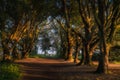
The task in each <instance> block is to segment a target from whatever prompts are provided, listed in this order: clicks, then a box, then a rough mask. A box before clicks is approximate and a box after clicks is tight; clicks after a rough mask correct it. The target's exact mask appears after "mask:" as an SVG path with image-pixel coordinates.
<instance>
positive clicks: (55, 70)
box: [16, 58, 120, 80]
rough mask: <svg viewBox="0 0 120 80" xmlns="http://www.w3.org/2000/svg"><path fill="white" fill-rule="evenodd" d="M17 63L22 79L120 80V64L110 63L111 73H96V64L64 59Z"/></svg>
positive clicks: (19, 61)
mask: <svg viewBox="0 0 120 80" xmlns="http://www.w3.org/2000/svg"><path fill="white" fill-rule="evenodd" d="M16 63H18V64H19V65H20V69H21V71H22V74H23V78H22V80H120V64H109V70H110V72H109V74H95V73H94V71H95V70H96V66H86V65H81V66H76V64H75V63H71V62H67V61H64V60H63V59H47V58H28V59H24V60H18V61H16ZM94 64H95V65H97V63H94Z"/></svg>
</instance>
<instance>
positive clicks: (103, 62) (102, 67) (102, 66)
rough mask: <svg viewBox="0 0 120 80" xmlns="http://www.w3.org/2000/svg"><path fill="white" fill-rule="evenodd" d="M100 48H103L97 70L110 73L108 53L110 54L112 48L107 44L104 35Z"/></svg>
mask: <svg viewBox="0 0 120 80" xmlns="http://www.w3.org/2000/svg"><path fill="white" fill-rule="evenodd" d="M100 48H101V49H100V50H101V54H100V56H99V57H100V58H99V64H98V68H97V70H96V72H97V73H105V74H107V73H108V63H109V60H108V55H109V50H110V46H107V43H106V41H105V37H104V35H103V37H102V40H101V44H100Z"/></svg>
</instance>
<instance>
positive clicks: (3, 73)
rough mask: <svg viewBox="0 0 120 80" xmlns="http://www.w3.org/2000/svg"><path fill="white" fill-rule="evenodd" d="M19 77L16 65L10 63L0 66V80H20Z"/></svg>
mask: <svg viewBox="0 0 120 80" xmlns="http://www.w3.org/2000/svg"><path fill="white" fill-rule="evenodd" d="M21 77H22V75H21V73H20V70H19V66H18V65H16V64H11V63H9V64H8V63H1V64H0V80H20V79H21Z"/></svg>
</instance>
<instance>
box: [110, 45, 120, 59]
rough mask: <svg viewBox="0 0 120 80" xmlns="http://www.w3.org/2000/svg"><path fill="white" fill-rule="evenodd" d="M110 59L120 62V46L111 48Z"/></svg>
mask: <svg viewBox="0 0 120 80" xmlns="http://www.w3.org/2000/svg"><path fill="white" fill-rule="evenodd" d="M109 59H110V61H120V46H114V47H112V48H111V51H110V55H109Z"/></svg>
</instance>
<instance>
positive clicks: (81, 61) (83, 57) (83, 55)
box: [77, 48, 85, 66]
mask: <svg viewBox="0 0 120 80" xmlns="http://www.w3.org/2000/svg"><path fill="white" fill-rule="evenodd" d="M84 60H85V49H84V48H82V54H81V60H80V62H79V63H78V64H77V66H79V65H82V64H83V62H84Z"/></svg>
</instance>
